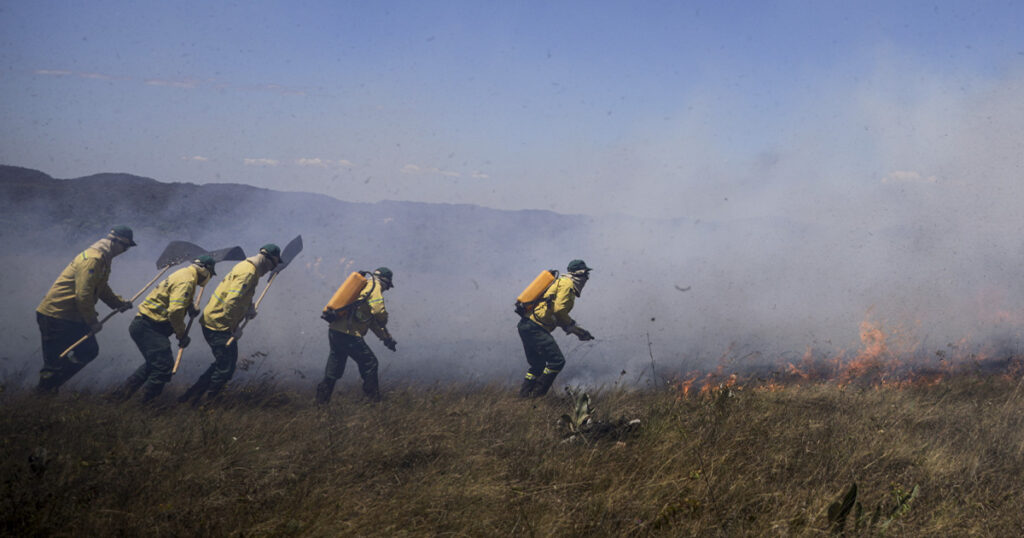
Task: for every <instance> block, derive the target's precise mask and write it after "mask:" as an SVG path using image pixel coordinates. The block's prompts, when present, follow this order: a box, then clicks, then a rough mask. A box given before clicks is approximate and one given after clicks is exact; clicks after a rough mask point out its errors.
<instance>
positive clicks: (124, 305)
mask: <svg viewBox="0 0 1024 538" xmlns="http://www.w3.org/2000/svg"><path fill="white" fill-rule="evenodd" d="M131 309H132V302H131V301H121V304H120V305H118V307H117V311H118V312H127V311H129V310H131Z"/></svg>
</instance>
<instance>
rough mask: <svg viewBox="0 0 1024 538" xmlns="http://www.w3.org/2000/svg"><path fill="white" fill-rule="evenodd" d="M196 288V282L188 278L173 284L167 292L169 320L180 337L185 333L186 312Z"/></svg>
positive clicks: (176, 334)
mask: <svg viewBox="0 0 1024 538" xmlns="http://www.w3.org/2000/svg"><path fill="white" fill-rule="evenodd" d="M195 289H196V284H195V282H192V281H189V280H186V281H181V282H175V283H174V284H171V286H170V289H169V290H168V293H167V294H168V301H167V320H168V321H170V322H171V327H173V328H174V335H175V336H177V337H179V338H180V337H182V336H184V335H185V314H187V313H188V305H189V303H191V302H192V294H193V293H194V292H195Z"/></svg>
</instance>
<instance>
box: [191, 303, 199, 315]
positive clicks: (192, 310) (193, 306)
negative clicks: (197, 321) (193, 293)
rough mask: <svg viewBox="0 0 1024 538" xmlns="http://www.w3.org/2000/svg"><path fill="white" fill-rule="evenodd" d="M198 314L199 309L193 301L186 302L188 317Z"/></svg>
mask: <svg viewBox="0 0 1024 538" xmlns="http://www.w3.org/2000/svg"><path fill="white" fill-rule="evenodd" d="M198 315H199V309H198V308H196V305H195V303H191V302H190V303H188V317H190V318H194V317H196V316H198Z"/></svg>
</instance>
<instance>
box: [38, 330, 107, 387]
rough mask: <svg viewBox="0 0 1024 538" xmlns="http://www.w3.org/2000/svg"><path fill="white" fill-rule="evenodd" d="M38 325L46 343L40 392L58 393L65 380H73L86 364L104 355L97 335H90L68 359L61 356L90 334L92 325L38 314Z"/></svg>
mask: <svg viewBox="0 0 1024 538" xmlns="http://www.w3.org/2000/svg"><path fill="white" fill-rule="evenodd" d="M36 323H37V324H38V325H39V335H40V338H41V340H42V349H43V367H42V369H41V370H40V371H39V386H38V390H39V391H42V392H49V391H56V390H57V388H58V387H60V386H61V385H63V384H64V382H65V381H67V380H68V379H71V377H72V376H74V375H75V374H76V373H78V371H79V370H81V369H82V368H83V367H84V366H85V365H86V364H89V363H90V362H92V360H93V359H95V358H96V356H97V355H99V353H100V346H99V343H98V342H96V337H95V336H94V335H92V336H89V338H87V339H86V340H85V341H84V342H82V343H81V344H79V345H78V347H76V348H75V349H74V350H73V351H71V353H69V354H68V355H67V356H66V357H64V358H61V357H60V354H61V353H63V352H64V350H65V349H67V348H68V347H70V346H71V344H74V343H75V342H77V341H78V339H79V338H81V337H83V336H85V335H87V334H89V332H90V329H89V326H88V325H86V324H84V323H80V322H75V321H68V320H64V319H58V318H53V317H50V316H44V315H43V314H40V313H38V312H36Z"/></svg>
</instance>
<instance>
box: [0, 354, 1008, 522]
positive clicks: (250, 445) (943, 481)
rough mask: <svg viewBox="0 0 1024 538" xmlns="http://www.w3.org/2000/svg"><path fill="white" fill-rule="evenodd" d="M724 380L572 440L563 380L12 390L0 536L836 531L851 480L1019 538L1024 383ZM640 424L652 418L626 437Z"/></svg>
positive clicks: (920, 517) (608, 410) (889, 502)
mask: <svg viewBox="0 0 1024 538" xmlns="http://www.w3.org/2000/svg"><path fill="white" fill-rule="evenodd" d="M798 378H799V376H798ZM728 379H729V377H726V381H725V382H722V383H717V384H710V385H708V386H710V387H712V388H709V389H707V390H706V391H704V393H703V395H701V392H700V390H699V389H698V390H697V391H696V392H689V393H684V392H682V390H681V388H680V387H679V386H678V385H677V386H676V387H675V388H673V389H669V390H658V391H624V390H619V389H597V390H591V391H589V396H590V404H591V406H592V407H591V408H590V409H588V410H587V411H588V412H589V414H590V416H591V417H592V418H593V419H594V420H595V421H596V423H597V424H603V425H610V426H609V428H611V429H610V430H609V429H608V428H604V429H596V430H594V431H604V432H605V433H606V435H582V436H581V435H577V436H576V437H574V439H575V441H574V442H566V438H567V437H568V436H569V433H570V432H569V431H568V430H567V429H566V425H565V423H564V420H562V421H560V420H559V417H561V416H562V415H564V414H567V413H569V414H572V412H573V408H572V405H571V404H572V403H573V401H572V400H571V399H570V398H569V396H568V395H567V394H566V393H565V391H559V394H558V395H554V396H549V397H548V398H546V399H542V400H537V401H523V400H519V399H517V398H515V397H514V395H513V392H514V391H513V390H512V389H510V388H507V387H497V386H485V387H406V388H395V389H392V390H390V391H388V392H386V394H385V397H386V399H385V401H384V402H383V403H380V404H367V403H363V402H362V401H361V400H358V399H356V396H355V395H353V394H351V393H343V394H339V395H338V396H339V397H338V398H336V400H335V402H334V403H332V405H331V406H329V407H328V408H327V409H317V408H316V407H315V406H313V404H312V392H311V390H312V389H311V388H307V389H308V390H304V391H303V392H297V391H295V390H294V389H291V388H288V387H283V386H278V385H275V384H274V383H272V382H266V381H265V380H264V382H262V383H259V384H252V385H249V386H246V387H241V388H238V389H237V390H236V391H235V392H233V393H230V394H227V395H226V398H225V400H224V401H223V402H220V403H219V404H218V405H217V406H216V407H209V408H196V409H194V408H190V407H187V406H177V405H171V404H169V403H168V404H166V405H164V406H162V407H161V406H156V407H145V406H141V405H138V404H135V403H130V404H125V405H116V404H112V403H109V402H107V401H106V400H105V399H103V398H102V397H101V396H98V395H92V394H62V395H60V396H58V397H56V398H52V399H39V398H36V397H34V396H32V395H29V394H26V393H21V392H17V391H14V392H11V391H8V392H7V393H3V394H2V395H0V398H2V406H3V408H4V412H3V415H2V419H0V429H2V438H3V453H4V458H3V461H2V466H0V476H2V477H3V487H4V492H3V500H2V501H0V503H2V504H0V528H3V529H6V530H5V532H6V533H8V534H10V535H20V536H27V535H73V536H109V535H147V536H204V535H206V536H228V535H246V536H336V535H372V536H403V535H442V534H453V535H468V536H489V535H524V536H549V535H558V536H565V535H579V536H593V535H616V536H622V535H626V536H630V535H639V536H647V535H652V536H678V535H700V536H713V535H720V536H743V535H748V536H763V535H786V536H815V535H822V534H827V533H828V529H829V526H830V522H829V518H828V512H829V507H830V505H831V504H833V503H834V502H836V501H837V500H840V499H841V497H842V496H843V495H844V494H845V493H847V491H848V490H849V489H850V486H851V484H853V483H856V484H857V488H858V500H859V501H860V502H861V503H862V504H863V506H864V509H865V510H866V511H870V510H874V509H875V507H876V506H882V507H883V509H884V510H888V508H889V507H891V506H894V505H895V502H896V500H897V499H898V498H899V496H900V495H903V496H904V498H905V497H906V495H907V492H909V491H911V490H912V488H914V487H915V486H916V487H917V488H918V494H917V495H916V497H914V498H913V499H912V500H911V501H910V502H909V503H906V506H904V507H903V509H902V510H903V511H902V513H901V514H899V515H898V517H895V518H893V521H892V522H891V524H890V525H889V527H888V531H889V532H890V533H895V534H906V535H947V536H948V535H968V534H971V535H982V536H1009V535H1016V534H1017V533H1018V532H1019V530H1020V529H1021V528H1022V527H1024V515H1021V512H1020V510H1019V506H1020V501H1021V498H1022V494H1021V493H1020V492H1019V486H1018V484H1017V482H1018V480H1017V477H1019V476H1022V475H1024V427H1022V426H1024V424H1022V422H1024V390H1022V387H1021V384H1020V383H1019V382H1018V381H1017V380H1016V379H1015V378H1013V377H1011V376H1006V375H983V374H979V373H960V374H958V375H955V376H953V375H951V376H948V377H946V378H944V379H943V381H942V382H941V383H939V384H905V385H895V384H888V385H885V384H877V385H871V384H857V383H846V384H839V383H836V382H835V381H828V382H822V381H812V380H805V379H803V378H799V380H798V379H797V378H793V379H790V381H789V382H785V381H784V380H781V379H773V380H771V382H770V384H769V383H762V384H760V385H755V384H754V383H750V382H749V380H743V379H741V378H739V377H738V376H737V377H733V378H732V379H733V381H732V382H731V384H727V383H728ZM705 385H707V384H705ZM174 396H175V394H173V393H172V394H165V395H164V396H163V397H162V398H161V400H160V401H163V402H170V401H173V399H174ZM577 400H578V398H577ZM632 419H639V420H640V425H639V426H635V425H634V426H631V427H630V428H629V429H628V430H627V429H618V430H617V429H616V428H617V426H616V425H621V424H625V423H627V422H628V421H629V420H632ZM609 431H611V434H607V433H608V432H609ZM577 433H578V432H577ZM886 513H888V512H886ZM851 520H852V516H851ZM853 529H854V525H853V522H852V521H851V523H850V524H849V525H847V531H848V532H850V531H852V530H853ZM871 530H877V528H873V529H871ZM862 532H868V531H862Z"/></svg>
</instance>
